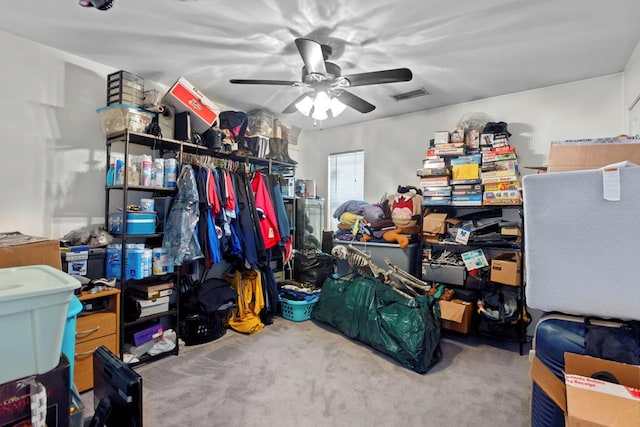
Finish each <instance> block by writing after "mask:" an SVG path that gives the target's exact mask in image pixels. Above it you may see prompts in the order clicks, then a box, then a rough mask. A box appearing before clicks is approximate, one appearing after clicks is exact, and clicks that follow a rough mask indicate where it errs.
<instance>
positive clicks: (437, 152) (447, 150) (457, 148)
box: [427, 143, 464, 157]
mask: <svg viewBox="0 0 640 427" xmlns="http://www.w3.org/2000/svg"><path fill="white" fill-rule="evenodd" d="M460 154H464V143H449V144H440V145H436V146H435V147H434V148H430V149H428V150H427V157H433V156H456V155H460Z"/></svg>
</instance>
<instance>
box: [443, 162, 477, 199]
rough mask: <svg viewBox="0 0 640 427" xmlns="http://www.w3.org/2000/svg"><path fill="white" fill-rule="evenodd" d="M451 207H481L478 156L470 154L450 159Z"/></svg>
mask: <svg viewBox="0 0 640 427" xmlns="http://www.w3.org/2000/svg"><path fill="white" fill-rule="evenodd" d="M450 162H451V186H452V190H451V205H453V206H479V205H482V185H481V184H480V182H481V181H480V164H481V162H482V156H481V155H480V154H470V155H467V156H460V157H456V158H452V159H451V161H450Z"/></svg>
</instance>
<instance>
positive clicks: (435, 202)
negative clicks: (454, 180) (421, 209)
mask: <svg viewBox="0 0 640 427" xmlns="http://www.w3.org/2000/svg"><path fill="white" fill-rule="evenodd" d="M422 204H423V205H426V206H449V205H451V197H447V196H429V197H424V198H423V201H422Z"/></svg>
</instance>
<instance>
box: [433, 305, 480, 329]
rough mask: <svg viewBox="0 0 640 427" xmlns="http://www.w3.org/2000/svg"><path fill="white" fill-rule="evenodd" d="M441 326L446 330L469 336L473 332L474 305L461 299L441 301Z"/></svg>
mask: <svg viewBox="0 0 640 427" xmlns="http://www.w3.org/2000/svg"><path fill="white" fill-rule="evenodd" d="M438 304H439V305H440V319H441V325H442V327H443V328H444V329H448V330H450V331H456V332H460V333H463V334H468V333H469V332H470V331H471V320H472V318H473V306H474V305H473V304H472V303H470V302H466V301H463V300H461V299H453V300H451V301H444V300H439V301H438Z"/></svg>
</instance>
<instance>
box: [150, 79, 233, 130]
mask: <svg viewBox="0 0 640 427" xmlns="http://www.w3.org/2000/svg"><path fill="white" fill-rule="evenodd" d="M163 102H165V103H167V104H169V105H171V106H172V107H174V108H175V109H176V113H181V112H185V111H188V112H190V113H191V114H190V117H191V127H192V128H193V130H195V131H196V132H198V133H204V132H205V131H206V130H207V129H209V128H210V127H211V126H213V124H214V122H215V121H216V119H217V118H218V115H219V114H220V107H218V106H216V105H215V104H214V103H213V102H212V101H211V100H210V99H209V98H207V97H206V96H204V94H203V93H202V92H200V91H199V90H198V89H197V88H196V87H195V86H193V85H192V84H191V83H189V81H187V79H185V78H184V77H182V76H181V77H180V78H179V79H178V81H177V82H176V83H175V84H174V85H173V86H172V87H171V89H169V91H168V92H167V93H166V94H165V96H164V98H163Z"/></svg>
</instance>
